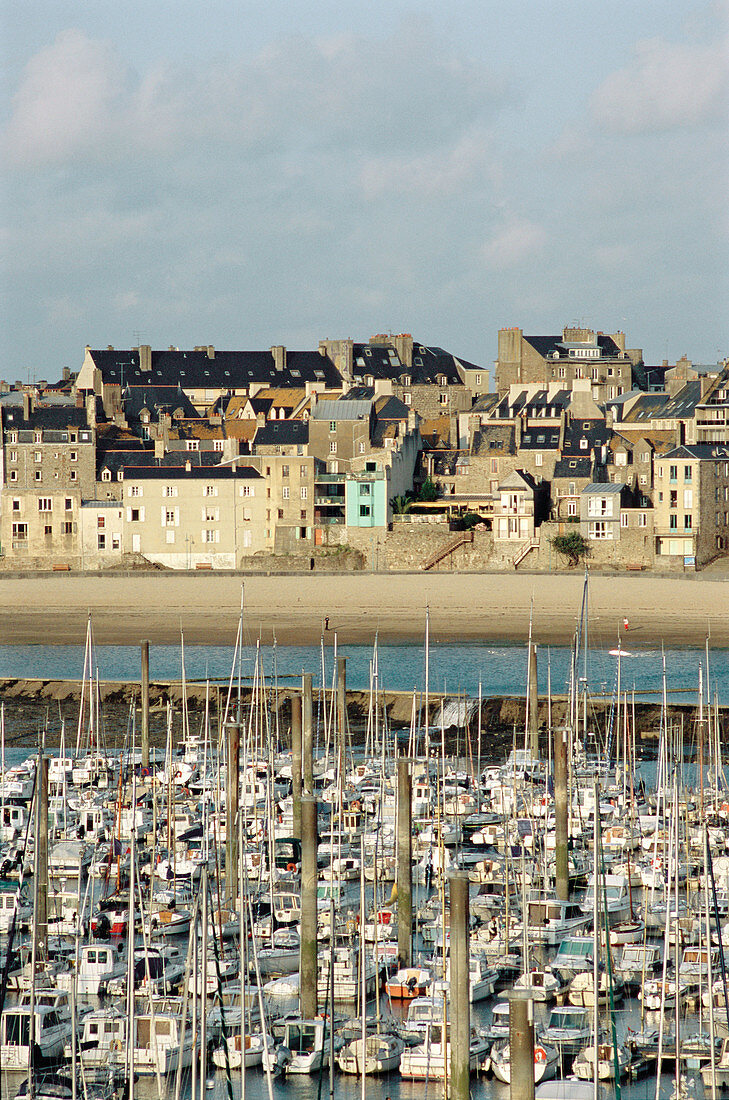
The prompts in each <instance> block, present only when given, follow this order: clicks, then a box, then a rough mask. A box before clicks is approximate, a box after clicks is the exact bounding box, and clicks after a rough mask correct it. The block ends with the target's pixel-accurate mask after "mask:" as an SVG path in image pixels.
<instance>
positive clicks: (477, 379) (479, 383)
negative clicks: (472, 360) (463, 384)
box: [476, 374, 481, 386]
mask: <svg viewBox="0 0 729 1100" xmlns="http://www.w3.org/2000/svg"><path fill="white" fill-rule="evenodd" d="M476 385H477V386H480V385H481V375H480V374H477V375H476Z"/></svg>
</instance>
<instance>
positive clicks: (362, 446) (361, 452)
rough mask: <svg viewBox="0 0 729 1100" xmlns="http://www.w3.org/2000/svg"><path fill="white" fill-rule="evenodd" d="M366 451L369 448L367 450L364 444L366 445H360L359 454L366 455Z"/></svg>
mask: <svg viewBox="0 0 729 1100" xmlns="http://www.w3.org/2000/svg"><path fill="white" fill-rule="evenodd" d="M366 449H367V448H366V446H365V444H364V443H360V445H359V453H360V454H361V455H363V454H364V453H365V450H366Z"/></svg>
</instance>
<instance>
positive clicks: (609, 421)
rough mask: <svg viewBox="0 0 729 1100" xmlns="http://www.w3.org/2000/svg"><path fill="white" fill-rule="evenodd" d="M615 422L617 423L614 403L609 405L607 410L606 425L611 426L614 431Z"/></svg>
mask: <svg viewBox="0 0 729 1100" xmlns="http://www.w3.org/2000/svg"><path fill="white" fill-rule="evenodd" d="M614 423H615V411H614V409H613V407H612V405H608V407H607V408H606V410H605V427H606V428H610V430H611V431H612V428H613V425H614Z"/></svg>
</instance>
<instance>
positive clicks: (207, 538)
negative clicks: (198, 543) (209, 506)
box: [202, 527, 220, 543]
mask: <svg viewBox="0 0 729 1100" xmlns="http://www.w3.org/2000/svg"><path fill="white" fill-rule="evenodd" d="M202 540H203V542H205V543H211V542H220V532H219V531H215V530H213V529H212V528H210V527H206V528H205V529H204V530H203V533H202Z"/></svg>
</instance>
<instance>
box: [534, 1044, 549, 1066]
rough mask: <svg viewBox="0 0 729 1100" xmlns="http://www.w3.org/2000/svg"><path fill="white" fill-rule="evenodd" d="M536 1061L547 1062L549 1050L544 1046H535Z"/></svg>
mask: <svg viewBox="0 0 729 1100" xmlns="http://www.w3.org/2000/svg"><path fill="white" fill-rule="evenodd" d="M534 1061H535V1062H546V1061H547V1052H546V1050H545V1049H544V1047H535V1048H534Z"/></svg>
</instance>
